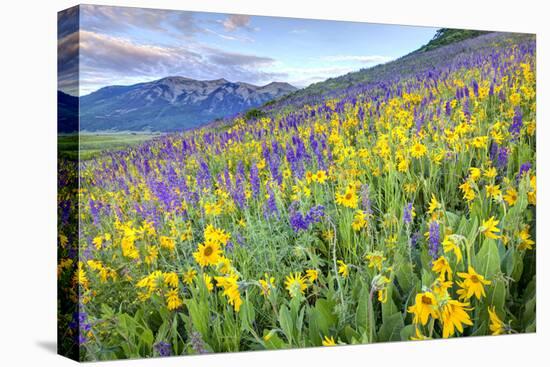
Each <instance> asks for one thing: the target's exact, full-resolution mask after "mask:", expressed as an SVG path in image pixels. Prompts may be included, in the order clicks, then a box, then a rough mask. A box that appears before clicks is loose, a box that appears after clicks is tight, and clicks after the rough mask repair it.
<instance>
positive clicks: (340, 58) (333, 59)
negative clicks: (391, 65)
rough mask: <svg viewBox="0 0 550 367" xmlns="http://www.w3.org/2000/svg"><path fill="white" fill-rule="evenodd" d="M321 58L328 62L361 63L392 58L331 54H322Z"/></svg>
mask: <svg viewBox="0 0 550 367" xmlns="http://www.w3.org/2000/svg"><path fill="white" fill-rule="evenodd" d="M321 60H324V61H330V62H347V61H350V62H359V63H363V64H380V63H384V62H388V61H391V60H392V58H391V57H389V56H381V55H333V56H323V57H321Z"/></svg>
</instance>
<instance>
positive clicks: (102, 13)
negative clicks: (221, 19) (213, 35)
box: [80, 5, 204, 36]
mask: <svg viewBox="0 0 550 367" xmlns="http://www.w3.org/2000/svg"><path fill="white" fill-rule="evenodd" d="M80 9H81V10H80V11H81V14H82V17H81V19H83V20H84V21H85V24H84V26H85V28H86V29H88V30H92V31H98V32H107V31H124V30H128V29H134V28H136V29H145V30H152V31H163V32H171V31H172V30H174V29H177V31H178V33H179V34H181V35H184V36H193V35H195V34H197V33H202V32H204V29H203V28H202V27H201V26H200V25H199V24H198V23H197V21H196V19H195V17H194V13H193V12H188V11H172V10H161V9H145V8H127V7H115V6H103V5H81V6H80Z"/></svg>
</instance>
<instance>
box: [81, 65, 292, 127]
mask: <svg viewBox="0 0 550 367" xmlns="http://www.w3.org/2000/svg"><path fill="white" fill-rule="evenodd" d="M295 90H297V88H295V87H293V86H292V85H290V84H288V83H279V82H272V83H269V84H267V85H264V86H255V85H252V84H248V83H242V82H230V81H227V80H225V79H216V80H194V79H189V78H184V77H179V76H172V77H166V78H162V79H159V80H156V81H152V82H146V83H139V84H135V85H130V86H108V87H104V88H101V89H99V90H97V91H95V92H92V93H90V94H88V95H85V96H82V97H80V130H81V131H177V130H183V129H189V128H194V127H197V126H200V125H203V124H205V123H207V122H210V121H213V120H216V119H220V118H224V117H229V116H233V115H235V114H238V113H240V112H243V111H246V110H248V109H251V108H255V107H258V106H261V105H263V104H264V103H266V102H268V101H272V100H274V99H277V98H279V97H282V96H284V95H286V94H288V93H291V92H293V91H295Z"/></svg>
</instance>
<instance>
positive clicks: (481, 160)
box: [57, 5, 537, 361]
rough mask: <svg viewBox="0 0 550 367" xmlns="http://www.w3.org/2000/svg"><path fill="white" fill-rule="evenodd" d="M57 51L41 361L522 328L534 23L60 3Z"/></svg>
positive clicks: (526, 293)
mask: <svg viewBox="0 0 550 367" xmlns="http://www.w3.org/2000/svg"><path fill="white" fill-rule="evenodd" d="M58 54H59V61H58V87H57V88H58V225H59V234H58V246H57V251H58V266H57V277H58V285H59V286H58V294H59V298H58V331H59V333H58V349H59V353H60V354H62V355H65V356H67V357H69V358H72V359H75V360H79V361H98V360H116V359H126V358H149V357H165V356H183V355H196V354H205V353H222V352H241V351H260V350H272V349H284V348H304V347H321V348H322V347H331V346H340V345H351V344H368V343H379V342H391V341H411V340H427V339H445V338H458V337H467V336H491V335H504V334H516V333H528V332H535V331H536V293H535V290H536V267H535V259H536V236H535V232H536V215H535V214H536V210H535V208H536V194H537V185H536V171H537V166H536V139H535V137H536V39H535V35H533V34H519V33H504V32H492V31H488V30H483V31H479V30H461V29H448V28H431V27H413V26H405V25H384V24H369V23H358V22H345V21H331V20H315V19H294V18H281V17H269V16H253V15H237V14H217V13H205V12H188V11H180V10H156V9H141V8H127V7H111V6H95V5H80V6H76V7H73V8H70V9H67V10H64V11H61V12H59V15H58ZM479 342H483V339H482V338H480V339H479Z"/></svg>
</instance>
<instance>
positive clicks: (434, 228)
mask: <svg viewBox="0 0 550 367" xmlns="http://www.w3.org/2000/svg"><path fill="white" fill-rule="evenodd" d="M428 239H429V248H428V252H429V253H430V255H431V256H432V258H433V259H434V260H435V259H437V255H438V253H439V248H440V242H441V239H440V234H439V223H437V221H435V220H433V221H431V222H430V225H429V235H428Z"/></svg>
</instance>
